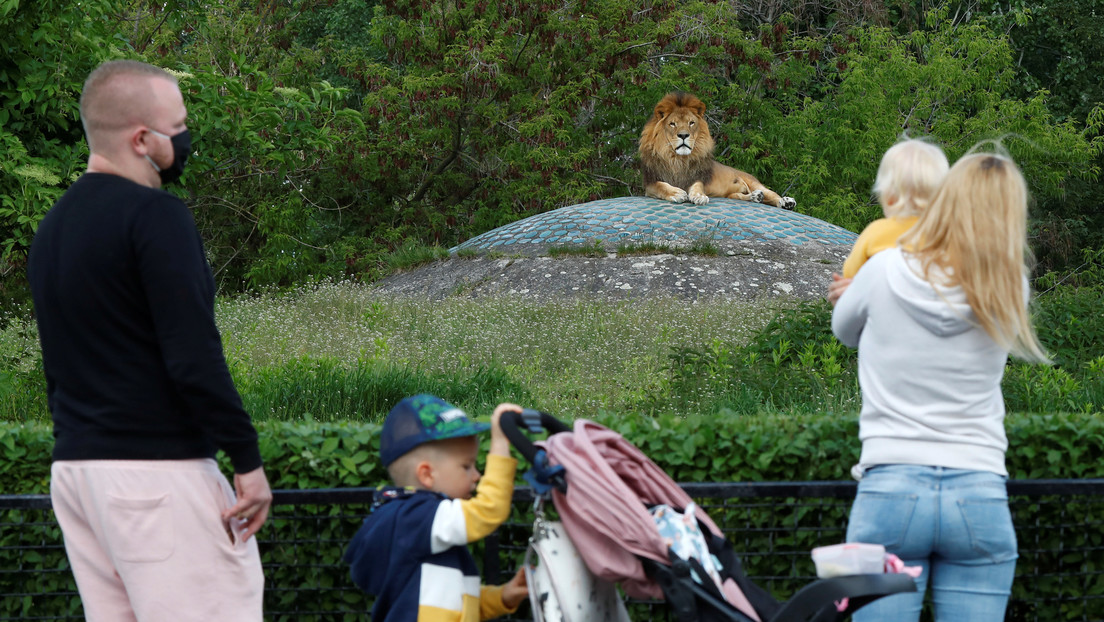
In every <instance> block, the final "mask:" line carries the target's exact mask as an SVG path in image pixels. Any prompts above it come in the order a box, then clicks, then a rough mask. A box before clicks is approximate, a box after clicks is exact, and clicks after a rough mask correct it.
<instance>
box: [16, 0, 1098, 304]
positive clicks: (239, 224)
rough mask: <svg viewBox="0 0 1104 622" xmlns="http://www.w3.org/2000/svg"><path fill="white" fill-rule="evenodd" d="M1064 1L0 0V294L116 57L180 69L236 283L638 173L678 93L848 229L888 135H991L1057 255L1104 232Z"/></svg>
mask: <svg viewBox="0 0 1104 622" xmlns="http://www.w3.org/2000/svg"><path fill="white" fill-rule="evenodd" d="M1060 5H1061V6H1055V5H1054V4H1053V3H1045V4H1039V3H1031V2H1026V1H1025V0H1015V1H1013V2H1011V3H1009V4H1005V3H1002V2H995V3H992V4H985V5H981V4H978V3H974V2H946V3H941V4H939V5H937V6H936V7H935V8H931V7H930V6H929V5H928V3H926V2H902V3H896V2H895V3H889V2H887V3H884V4H881V3H859V4H855V3H834V2H822V3H812V4H809V3H791V2H786V1H784V0H777V1H773V2H766V3H754V4H752V3H743V2H738V1H735V2H720V1H713V2H704V1H697V2H674V1H665V0H655V1H652V2H646V3H644V4H640V3H632V2H627V1H625V0H610V1H603V2H595V1H593V0H591V1H587V0H574V1H569V2H559V3H552V2H529V1H527V0H526V1H522V0H500V1H490V0H471V1H463V2H424V1H418V2H414V1H411V0H386V1H384V2H381V3H378V4H376V3H374V2H368V1H366V0H283V1H280V2H276V1H273V0H233V1H231V2H223V3H208V2H199V1H197V0H169V1H168V2H163V1H154V0H90V1H87V2H81V3H76V2H72V1H66V0H45V1H43V2H19V1H17V0H5V1H4V2H0V28H3V30H4V32H6V33H12V34H11V35H10V36H11V39H10V42H9V45H7V46H6V47H5V51H4V52H3V55H2V56H0V111H2V112H0V149H2V150H3V155H4V157H3V158H2V159H0V287H3V288H4V291H3V292H0V293H4V294H6V295H7V296H8V297H9V298H11V297H17V292H19V291H22V273H23V262H24V259H25V253H26V249H27V246H28V244H29V242H30V239H31V236H32V234H33V229H34V226H35V224H36V223H37V221H38V219H39V218H41V216H42V215H43V214H44V213H45V211H46V210H47V209H48V208H49V206H50V204H51V203H52V201H53V200H54V199H55V198H56V197H57V196H58V194H59V193H60V192H61V191H62V190H63V189H64V188H65V187H66V186H67V185H68V183H70V181H71V180H72V179H73V178H74V176H75V175H77V174H79V172H80V169H81V166H82V160H83V158H84V156H85V147H84V142H83V139H82V136H81V131H80V125H79V123H78V120H77V114H76V100H77V97H78V96H79V91H80V86H81V83H82V81H83V78H84V76H85V75H87V72H88V71H89V70H90V69H91V68H92V67H94V66H95V65H96V64H97V63H98V62H100V61H102V60H105V59H108V58H116V57H132V58H143V59H145V60H148V61H150V62H153V63H156V64H160V65H162V66H165V67H167V68H170V69H173V70H174V71H178V72H180V75H181V84H182V87H183V89H184V91H185V93H186V98H187V103H188V105H189V109H190V112H191V115H192V121H191V123H192V129H193V132H194V134H195V135H196V136H197V139H198V140H197V143H196V149H197V157H196V158H195V159H194V160H193V163H192V164H191V166H190V168H189V172H188V174H187V175H186V177H185V178H184V180H183V186H182V187H179V188H178V189H177V190H176V191H177V192H180V193H181V195H182V196H184V197H185V198H186V200H188V201H189V203H190V204H191V205H192V207H193V209H194V212H195V215H196V219H197V221H198V222H199V225H200V227H201V229H202V231H203V233H204V236H205V239H206V241H207V244H208V247H209V251H210V259H211V263H212V265H213V267H214V269H215V270H216V273H217V275H218V278H219V280H220V282H221V283H222V284H223V286H224V287H228V288H229V289H231V290H234V291H236V290H240V289H242V288H244V287H248V286H251V285H263V284H273V283H274V284H283V285H286V284H290V283H293V282H297V281H301V280H303V279H307V278H311V277H317V276H324V275H331V276H332V275H340V274H345V275H353V276H356V277H365V276H366V277H368V278H371V277H373V276H374V274H375V270H376V269H377V267H378V266H381V265H382V264H381V262H380V259H381V257H383V256H384V255H385V254H386V253H389V252H391V251H394V250H396V249H399V248H402V247H404V246H409V245H410V244H425V245H432V244H439V245H443V246H450V245H452V244H454V243H457V242H459V241H462V240H464V239H466V238H468V237H470V236H472V235H474V234H478V233H481V232H483V231H485V230H487V229H490V228H493V227H495V226H498V225H502V224H504V223H506V222H510V221H512V220H516V219H518V218H521V217H524V216H528V215H532V214H535V213H538V212H543V211H547V210H550V209H554V208H557V207H561V206H564V205H568V204H572V203H577V202H582V201H587V200H591V199H596V198H605V197H612V196H622V195H628V194H640V192H641V190H640V187H639V181H638V175H637V173H636V172H635V170H634V166H633V164H634V161H635V149H636V140H637V137H638V133H639V131H640V128H641V126H642V124H643V122H644V120H645V118H646V117H647V116H648V114H649V113H650V109H651V107H652V105H653V104H654V102H655V101H656V100H658V99H659V97H660V96H662V95H663V94H664V93H665V92H667V91H670V90H676V89H678V90H687V91H692V92H694V93H696V94H698V95H699V96H700V97H701V98H702V99H703V100H705V101H706V103H707V104H708V105H709V106H710V112H709V120H710V122H711V124H712V127H713V133H714V136H715V138H716V140H717V144H718V155H719V157H720V159H721V160H722V161H724V162H726V163H729V164H732V165H736V166H738V167H741V168H745V169H747V170H749V171H751V172H753V173H754V174H756V175H758V176H760V177H761V178H762V179H763V180H764V181H765V182H766V183H768V185H770V186H772V187H775V188H776V189H779V190H783V191H785V193H786V194H790V195H793V196H795V197H797V198H798V209H799V210H801V211H803V212H806V213H809V214H811V215H814V216H817V217H819V218H823V219H825V220H828V221H831V222H834V223H837V224H840V225H843V226H846V227H848V228H851V229H858V228H859V227H861V226H862V225H863V224H865V222H867V221H868V220H869V219H870V218H872V217H873V216H875V215H876V213H877V208H876V205H874V204H873V203H872V202H871V200H870V192H869V189H870V186H871V183H872V180H873V174H874V169H875V166H876V163H877V161H878V158H879V157H880V154H881V152H882V151H884V149H885V148H886V147H888V146H889V145H890V144H892V142H893V141H894V140H895V139H896V138H897V137H898V136H899V135H901V134H902V133H906V132H907V133H909V134H910V135H914V136H915V135H932V136H934V137H935V138H937V139H938V140H939V141H940V142H941V144H943V145H944V146H945V148H946V149H947V151H948V154H949V155H950V156H951V157H952V158H955V157H958V156H959V155H961V154H962V153H964V152H965V151H966V150H967V149H969V148H970V147H971V146H973V145H974V144H975V143H976V142H978V141H979V140H982V139H992V138H1001V137H1003V139H1004V143H1005V144H1006V145H1007V147H1008V148H1009V149H1010V150H1011V151H1012V153H1013V155H1014V156H1015V157H1016V158H1017V159H1018V160H1019V161H1020V162H1021V163H1022V164H1023V166H1024V169H1025V171H1026V173H1027V176H1028V178H1029V180H1030V183H1031V187H1032V189H1033V191H1034V194H1035V197H1036V200H1037V208H1038V209H1037V212H1038V215H1039V218H1038V220H1037V222H1036V225H1035V229H1034V231H1035V233H1036V236H1037V240H1036V242H1037V244H1036V246H1037V247H1038V250H1039V251H1040V255H1041V257H1042V258H1043V259H1044V260H1045V262H1046V264H1047V266H1048V267H1053V266H1060V265H1064V264H1066V263H1068V262H1070V261H1074V260H1076V259H1077V258H1078V257H1079V255H1080V252H1081V250H1082V249H1083V248H1086V247H1088V248H1100V246H1101V240H1102V238H1101V233H1100V231H1102V230H1104V220H1102V219H1104V216H1102V213H1101V207H1100V205H1101V200H1100V196H1102V195H1104V193H1101V192H1099V190H1100V186H1099V182H1098V181H1097V175H1098V171H1099V166H1100V158H1101V156H1100V153H1101V144H1102V143H1101V140H1100V130H1101V128H1102V125H1104V112H1102V111H1101V108H1099V106H1098V104H1099V103H1100V97H1101V94H1100V87H1099V81H1098V80H1095V81H1094V76H1098V75H1099V72H1098V71H1096V70H1097V69H1099V63H1100V62H1101V61H1100V60H1099V59H1100V58H1101V55H1099V54H1096V51H1097V50H1098V46H1099V45H1100V44H1099V40H1098V37H1096V36H1094V32H1095V31H1094V30H1093V28H1092V25H1093V24H1096V23H1098V22H1099V19H1100V18H1099V17H1098V15H1099V13H1100V12H1099V11H1098V10H1097V9H1098V0H1063V2H1062V3H1060ZM1094 20H1095V21H1094ZM1051 68H1056V70H1055V71H1049V69H1051ZM1046 89H1049V90H1046Z"/></svg>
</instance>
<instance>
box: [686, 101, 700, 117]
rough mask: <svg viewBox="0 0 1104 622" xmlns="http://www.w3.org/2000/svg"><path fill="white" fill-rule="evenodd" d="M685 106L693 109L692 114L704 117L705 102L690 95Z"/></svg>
mask: <svg viewBox="0 0 1104 622" xmlns="http://www.w3.org/2000/svg"><path fill="white" fill-rule="evenodd" d="M686 107H687V108H689V109H691V110H693V111H694V114H696V115H698V116H699V117H703V118H704V117H705V102H703V101H702V100H700V99H698V98H697V97H691V98H690V101H689V102H687V103H686Z"/></svg>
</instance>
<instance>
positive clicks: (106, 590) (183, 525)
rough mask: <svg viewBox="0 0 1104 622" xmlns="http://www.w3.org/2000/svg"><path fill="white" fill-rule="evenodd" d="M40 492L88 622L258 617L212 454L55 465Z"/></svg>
mask: <svg viewBox="0 0 1104 622" xmlns="http://www.w3.org/2000/svg"><path fill="white" fill-rule="evenodd" d="M50 496H51V499H52V501H53V505H54V513H55V514H56V515H57V519H58V523H59V524H60V525H61V532H62V534H63V535H64V537H65V551H66V553H67V554H68V556H69V564H70V566H71V567H72V568H73V575H74V576H75V577H76V580H77V590H78V591H79V592H80V596H81V602H82V603H83V605H84V613H85V617H86V619H87V620H88V622H131V621H137V622H178V621H179V622H185V621H194V622H211V621H214V620H234V621H235V622H239V621H242V622H254V621H255V622H261V619H262V615H261V610H262V599H263V596H264V575H263V573H262V571H261V557H260V554H259V552H258V550H257V539H256V538H250V539H249V540H248V541H246V542H242V541H241V540H240V538H239V537H238V531H239V529H240V528H239V525H238V521H232V524H230V525H228V524H227V523H226V522H224V521H223V520H222V516H221V512H222V510H224V509H225V508H228V507H230V506H231V505H233V503H234V491H233V489H232V488H231V487H230V484H229V482H227V481H226V478H225V477H224V476H223V475H222V473H221V472H220V471H219V469H218V466H217V465H216V464H215V461H214V460H207V459H201V460H165V461H160V460H149V461H140V460H74V461H60V462H55V463H54V464H53V467H52V469H51V480H50Z"/></svg>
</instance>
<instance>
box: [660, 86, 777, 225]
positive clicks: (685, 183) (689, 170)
mask: <svg viewBox="0 0 1104 622" xmlns="http://www.w3.org/2000/svg"><path fill="white" fill-rule="evenodd" d="M640 163H641V166H640V169H641V172H642V173H643V177H644V194H645V196H649V197H653V198H656V199H662V200H664V201H671V202H672V203H682V202H684V201H687V200H690V201H692V202H693V203H694V204H696V205H704V204H706V203H708V202H709V197H722V198H728V199H741V200H743V201H752V202H755V203H766V204H767V205H773V206H774V207H781V208H783V209H793V208H794V206H796V205H797V201H796V200H794V199H793V197H783V196H779V195H778V193H776V192H774V191H772V190H771V189H770V188H767V187H766V186H764V185H763V184H762V183H761V182H760V181H759V180H758V179H756V178H755V176H753V175H752V174H750V173H746V172H744V171H741V170H737V169H734V168H732V167H731V166H725V165H724V164H721V163H720V162H717V161H716V160H714V159H713V137H712V136H711V135H710V134H709V122H708V121H707V120H706V118H705V104H703V103H702V101H701V100H700V99H698V98H697V97H694V96H693V95H689V94H687V93H669V94H668V95H666V96H665V97H664V98H663V99H661V100H659V103H658V104H656V107H655V112H654V113H653V114H652V118H651V119H648V122H647V123H646V124H645V125H644V131H643V132H641V133H640Z"/></svg>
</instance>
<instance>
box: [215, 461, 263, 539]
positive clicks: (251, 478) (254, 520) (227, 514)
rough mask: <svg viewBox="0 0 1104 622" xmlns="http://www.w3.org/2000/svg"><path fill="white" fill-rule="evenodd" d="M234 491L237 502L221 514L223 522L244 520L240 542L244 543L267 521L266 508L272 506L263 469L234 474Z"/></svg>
mask: <svg viewBox="0 0 1104 622" xmlns="http://www.w3.org/2000/svg"><path fill="white" fill-rule="evenodd" d="M234 491H235V492H236V493H237V495H238V502H237V503H236V504H235V505H234V507H232V508H229V509H227V510H225V511H223V513H222V519H223V520H227V521H228V520H230V519H231V518H238V519H244V520H245V525H244V527H243V529H242V541H243V542H244V541H246V540H248V539H249V538H250V536H252V535H253V534H255V533H257V531H258V530H260V528H261V525H264V524H265V521H266V520H268V508H269V506H271V505H272V490H271V489H270V488H269V487H268V478H267V477H265V472H264V467H258V468H256V469H253V470H252V471H250V472H248V473H235V474H234Z"/></svg>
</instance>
